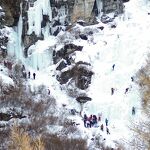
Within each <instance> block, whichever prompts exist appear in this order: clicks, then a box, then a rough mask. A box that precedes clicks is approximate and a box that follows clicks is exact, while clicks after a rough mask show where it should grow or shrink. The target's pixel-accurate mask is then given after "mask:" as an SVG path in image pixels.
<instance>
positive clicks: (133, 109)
mask: <svg viewBox="0 0 150 150" xmlns="http://www.w3.org/2000/svg"><path fill="white" fill-rule="evenodd" d="M132 115H135V107H132Z"/></svg>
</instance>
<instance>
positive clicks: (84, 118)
mask: <svg viewBox="0 0 150 150" xmlns="http://www.w3.org/2000/svg"><path fill="white" fill-rule="evenodd" d="M83 121H84V127H85V128H86V127H87V125H86V123H87V115H86V114H84V117H83Z"/></svg>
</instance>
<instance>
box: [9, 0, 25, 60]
mask: <svg viewBox="0 0 150 150" xmlns="http://www.w3.org/2000/svg"><path fill="white" fill-rule="evenodd" d="M20 7H21V12H22V3H21V4H20ZM22 26H23V25H22V13H21V14H20V17H19V22H18V26H17V27H14V28H12V29H10V30H11V31H10V36H9V37H10V39H9V41H8V45H7V51H8V55H11V56H14V57H16V58H17V59H20V60H22V59H23V48H22V41H21V37H22Z"/></svg>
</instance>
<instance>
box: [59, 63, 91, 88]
mask: <svg viewBox="0 0 150 150" xmlns="http://www.w3.org/2000/svg"><path fill="white" fill-rule="evenodd" d="M89 65H90V64H87V63H84V62H78V63H76V64H75V66H74V67H73V68H72V69H70V70H67V71H64V72H62V73H61V74H60V76H58V77H57V80H58V81H59V82H60V84H66V83H67V82H68V81H69V80H70V79H71V80H73V81H74V82H75V85H76V87H77V88H79V89H82V90H85V89H87V88H88V87H89V84H90V83H91V78H92V75H93V72H92V71H91V70H89V68H88V66H89Z"/></svg>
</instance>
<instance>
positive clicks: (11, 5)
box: [0, 0, 21, 26]
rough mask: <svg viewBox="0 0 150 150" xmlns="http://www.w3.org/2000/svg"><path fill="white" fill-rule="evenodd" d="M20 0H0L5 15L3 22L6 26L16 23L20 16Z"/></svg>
mask: <svg viewBox="0 0 150 150" xmlns="http://www.w3.org/2000/svg"><path fill="white" fill-rule="evenodd" d="M20 3H21V0H11V1H10V0H1V1H0V6H1V7H2V8H3V10H4V13H5V17H4V20H5V21H4V23H5V25H6V26H14V25H16V24H17V23H18V20H19V16H20Z"/></svg>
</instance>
